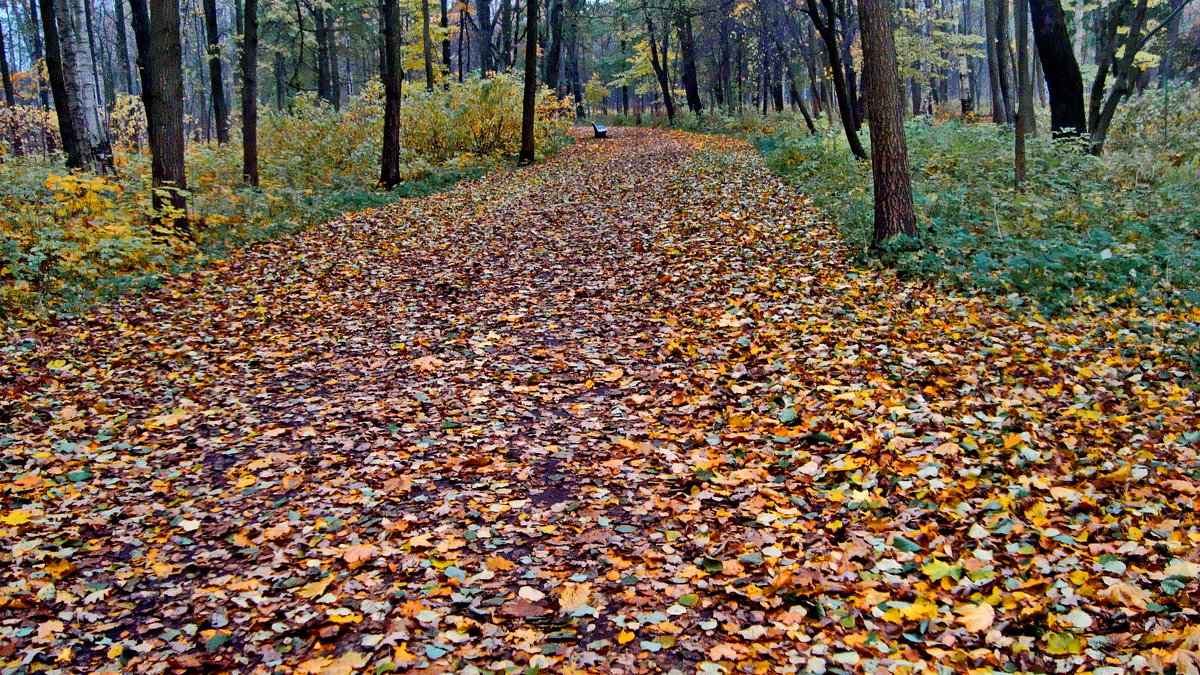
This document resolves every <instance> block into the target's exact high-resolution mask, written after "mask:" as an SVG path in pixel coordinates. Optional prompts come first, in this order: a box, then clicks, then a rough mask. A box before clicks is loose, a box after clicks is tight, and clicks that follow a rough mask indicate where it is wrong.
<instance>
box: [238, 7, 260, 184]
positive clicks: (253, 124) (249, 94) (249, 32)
mask: <svg viewBox="0 0 1200 675" xmlns="http://www.w3.org/2000/svg"><path fill="white" fill-rule="evenodd" d="M243 21H244V23H245V27H244V28H243V38H242V178H243V179H244V180H245V181H246V185H249V186H250V187H258V184H259V177H258V0H246V8H245V17H244V19H243Z"/></svg>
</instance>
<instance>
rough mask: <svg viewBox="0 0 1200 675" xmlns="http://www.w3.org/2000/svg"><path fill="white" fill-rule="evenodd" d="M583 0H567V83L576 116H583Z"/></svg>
mask: <svg viewBox="0 0 1200 675" xmlns="http://www.w3.org/2000/svg"><path fill="white" fill-rule="evenodd" d="M582 13H583V0H567V44H566V47H567V64H566V65H567V83H568V84H569V85H570V86H571V95H572V96H573V97H574V98H575V116H576V117H578V118H582V117H583V80H582V78H580V76H579V24H580V22H579V20H580V18H581V14H582Z"/></svg>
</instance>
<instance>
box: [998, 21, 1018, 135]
mask: <svg viewBox="0 0 1200 675" xmlns="http://www.w3.org/2000/svg"><path fill="white" fill-rule="evenodd" d="M1010 49H1011V47H1010V46H1009V39H1008V0H996V62H997V73H996V74H997V75H998V76H999V78H1000V93H1001V94H1002V95H1003V97H1004V122H1005V123H1006V124H1012V123H1013V122H1015V121H1016V113H1017V102H1016V96H1015V95H1014V94H1013V75H1012V62H1013V59H1012V52H1011V51H1010Z"/></svg>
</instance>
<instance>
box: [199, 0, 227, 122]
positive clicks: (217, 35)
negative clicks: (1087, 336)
mask: <svg viewBox="0 0 1200 675" xmlns="http://www.w3.org/2000/svg"><path fill="white" fill-rule="evenodd" d="M204 30H205V34H206V36H207V38H208V88H209V93H210V95H211V96H212V105H213V117H214V118H215V119H216V122H217V143H218V144H219V145H225V144H226V143H228V142H229V104H228V103H226V102H225V76H224V73H222V65H221V30H220V26H219V25H218V24H217V0H204Z"/></svg>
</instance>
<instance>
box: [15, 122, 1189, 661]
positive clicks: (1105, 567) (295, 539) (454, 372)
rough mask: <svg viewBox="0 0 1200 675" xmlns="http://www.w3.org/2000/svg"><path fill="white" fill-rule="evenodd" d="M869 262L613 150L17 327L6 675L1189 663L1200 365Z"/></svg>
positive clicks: (746, 199) (507, 175) (719, 167)
mask: <svg viewBox="0 0 1200 675" xmlns="http://www.w3.org/2000/svg"><path fill="white" fill-rule="evenodd" d="M832 215H834V216H836V214H832ZM852 261H853V257H852V256H850V255H848V252H847V251H846V250H845V249H844V247H843V245H842V244H841V243H840V242H839V240H838V239H837V236H836V235H835V234H834V232H833V231H832V230H831V229H830V228H829V227H828V226H826V225H825V224H823V223H821V222H820V219H819V218H818V216H817V214H815V213H814V212H813V209H812V208H811V206H810V204H809V202H808V200H807V199H806V198H805V197H803V196H802V195H801V194H799V193H797V192H796V191H794V190H793V189H792V188H789V187H787V186H785V185H783V184H782V183H781V182H779V181H778V180H777V179H776V178H774V177H773V176H772V175H771V174H770V173H769V172H768V171H767V170H766V168H765V167H764V166H763V164H762V161H761V159H760V158H759V157H758V156H757V155H756V154H755V153H754V152H753V151H752V150H751V149H750V148H749V147H748V146H747V145H745V144H743V143H739V142H734V141H730V140H728V139H721V138H716V137H702V136H695V135H687V134H683V133H678V132H666V131H650V130H620V131H619V132H618V133H617V134H616V138H614V139H611V140H610V141H608V142H590V141H589V142H580V143H578V144H577V145H575V146H574V147H572V148H570V149H569V150H568V151H566V152H564V153H563V154H562V155H560V156H559V157H557V158H555V159H553V160H551V161H549V162H547V163H545V164H542V165H539V166H536V167H533V168H529V169H521V170H515V171H504V172H497V173H494V174H492V175H489V176H486V177H484V178H482V179H480V180H478V181H474V182H471V183H467V184H464V185H462V186H460V187H458V188H457V189H455V190H453V191H450V192H447V193H444V194H439V195H434V196H431V197H426V198H422V199H417V200H408V201H404V202H402V203H400V204H397V205H395V206H392V207H388V208H385V209H382V210H378V211H372V212H366V213H357V214H348V215H346V216H345V217H342V218H340V219H337V220H335V221H333V222H331V223H328V224H326V225H325V226H322V227H319V228H316V229H314V230H311V231H309V232H307V233H305V234H303V235H300V236H298V237H295V238H292V239H289V240H286V241H279V242H274V243H267V244H262V245H258V246H254V247H251V248H248V249H245V250H243V251H241V252H239V253H237V254H235V255H233V256H231V257H230V259H229V260H227V261H225V262H223V263H220V264H217V265H215V266H213V267H212V268H209V269H206V270H202V271H199V272H193V273H190V274H185V275H181V276H179V277H177V278H174V279H172V280H170V281H169V283H167V284H166V285H165V286H164V287H163V288H162V289H159V290H158V291H155V292H152V293H150V294H147V295H144V296H140V297H133V298H128V299H125V300H123V301H120V302H117V303H113V304H110V305H107V306H104V307H101V308H98V309H96V310H95V311H93V312H91V313H90V314H88V315H86V316H84V317H81V318H78V319H72V320H63V321H61V322H59V323H58V324H57V325H54V326H52V327H49V328H45V329H40V330H37V331H30V332H26V333H23V334H19V335H18V334H14V335H12V336H10V338H9V340H8V342H7V345H6V346H5V347H4V350H5V351H4V360H3V362H2V365H0V387H2V395H3V398H2V403H0V405H2V406H3V407H2V408H0V425H2V426H0V446H2V448H0V459H2V460H3V464H2V465H0V481H2V483H0V487H2V489H3V493H2V494H3V502H2V508H0V545H2V548H3V553H0V561H2V562H3V565H2V566H0V609H3V613H2V614H0V664H3V665H4V666H5V667H6V668H9V669H15V670H14V671H13V672H53V671H58V672H145V673H162V672H201V671H207V672H213V671H218V672H219V671H228V672H245V673H269V672H270V673H288V672H290V673H356V672H386V671H388V670H400V671H405V672H413V673H433V672H447V671H453V672H506V673H507V672H518V670H519V671H520V672H564V673H569V672H595V673H606V672H626V673H640V672H670V671H673V670H674V671H676V672H702V673H720V672H759V673H766V672H779V673H791V672H810V673H823V672H830V673H836V672H897V673H905V672H907V673H925V672H930V673H932V672H991V671H1000V670H1008V671H1013V670H1015V671H1034V672H1079V671H1091V672H1095V673H1102V674H1106V675H1111V674H1113V673H1119V672H1124V670H1125V669H1129V668H1152V669H1159V670H1165V669H1169V668H1174V669H1175V671H1176V672H1180V673H1192V672H1196V669H1197V667H1200V631H1198V629H1197V628H1196V626H1197V624H1200V621H1198V617H1197V598H1198V589H1197V576H1198V575H1200V558H1198V555H1197V542H1198V540H1200V530H1198V529H1197V516H1196V501H1197V498H1198V497H1197V493H1198V492H1200V463H1198V460H1197V454H1196V446H1197V443H1200V431H1198V429H1200V424H1198V423H1197V422H1198V419H1200V415H1198V414H1197V398H1196V392H1195V389H1194V386H1193V383H1192V381H1191V380H1190V379H1189V377H1188V375H1187V373H1186V370H1185V369H1184V368H1183V367H1182V366H1181V365H1180V364H1178V363H1175V362H1172V361H1170V360H1169V359H1168V358H1167V357H1165V356H1163V355H1162V352H1161V351H1160V350H1157V349H1156V348H1155V347H1154V345H1148V346H1147V345H1145V344H1143V343H1141V342H1139V341H1138V340H1139V338H1137V337H1136V336H1135V335H1133V334H1132V332H1130V331H1127V330H1126V329H1125V328H1124V327H1123V325H1122V324H1121V322H1120V321H1119V320H1118V319H1113V318H1111V317H1107V316H1104V315H1092V314H1084V315H1079V316H1076V317H1074V318H1071V319H1059V320H1048V319H1043V318H1040V317H1037V316H1033V315H1016V314H1014V313H1012V312H1010V311H1007V310H1006V309H1004V308H1003V307H1002V304H1001V303H1000V302H999V301H998V300H996V299H989V298H986V297H970V296H947V295H945V294H944V293H943V292H941V291H939V290H937V289H935V288H933V287H931V286H929V285H927V284H922V283H917V282H912V281H907V280H902V279H898V278H896V276H895V275H893V274H891V273H888V272H884V271H879V270H876V269H865V268H859V267H857V266H856V264H855V263H853V262H852Z"/></svg>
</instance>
